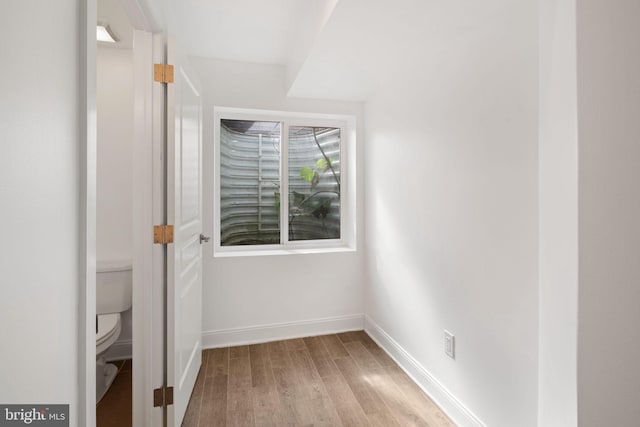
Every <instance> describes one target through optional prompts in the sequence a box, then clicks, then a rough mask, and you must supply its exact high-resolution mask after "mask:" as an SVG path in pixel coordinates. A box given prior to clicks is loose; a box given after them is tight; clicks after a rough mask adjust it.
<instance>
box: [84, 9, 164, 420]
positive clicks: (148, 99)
mask: <svg viewBox="0 0 640 427" xmlns="http://www.w3.org/2000/svg"><path fill="white" fill-rule="evenodd" d="M78 4H79V17H80V19H79V31H80V34H81V37H80V39H79V43H78V44H79V46H78V51H79V66H80V70H79V75H80V78H81V80H80V87H79V90H80V97H79V99H80V104H81V105H80V127H79V133H80V135H81V137H82V139H83V140H84V141H83V142H82V143H81V144H80V146H79V147H78V152H79V164H80V170H81V179H80V181H81V182H80V193H79V210H80V219H81V220H80V224H79V228H80V253H79V260H78V261H79V262H78V267H79V271H78V273H79V277H80V284H81V285H80V288H79V290H78V306H79V307H78V311H79V313H78V314H79V316H78V320H79V325H78V371H79V372H78V375H79V376H78V380H79V381H78V385H79V387H78V408H77V412H76V413H77V420H78V424H79V425H85V426H88V427H91V426H95V424H96V403H95V402H96V344H95V343H96V341H95V333H96V332H95V328H96V326H95V325H96V317H95V316H96V196H97V189H96V171H97V107H96V68H97V67H96V60H97V58H96V55H97V43H96V41H95V37H96V33H95V31H96V30H95V26H96V22H97V17H98V16H97V0H86V1H82V2H78ZM121 4H122V6H123V8H124V9H125V11H126V13H127V15H128V16H129V19H130V20H131V24H132V26H133V28H134V32H135V36H136V43H135V44H134V49H133V65H134V148H133V152H132V156H133V163H134V165H136V167H135V168H134V169H133V182H134V184H133V188H134V191H135V194H140V195H142V196H143V197H140V199H139V200H137V199H136V198H134V206H133V212H132V215H133V224H134V227H133V240H134V247H133V259H132V262H133V265H134V270H133V278H134V283H139V285H138V286H136V287H134V289H133V325H132V332H133V348H132V351H133V354H132V356H133V358H134V360H135V364H136V368H135V369H134V370H133V384H132V386H133V396H132V397H133V402H132V403H133V425H134V426H135V427H139V426H140V427H142V426H145V427H147V426H148V427H152V426H157V425H162V411H161V409H160V408H154V407H153V391H152V390H153V389H154V388H157V387H159V386H160V385H161V384H159V385H158V384H155V383H154V378H157V372H158V371H160V372H162V369H163V366H162V363H163V361H162V358H161V357H160V358H158V357H157V356H156V357H155V358H154V357H153V354H156V355H157V354H158V353H155V349H156V347H158V346H162V345H163V343H162V341H160V343H158V342H157V341H158V340H157V338H156V337H155V336H154V335H153V321H154V316H157V315H158V312H159V310H163V306H159V307H158V305H157V304H158V303H157V298H156V294H157V291H156V289H154V288H158V287H159V289H160V291H161V290H162V286H163V282H162V280H160V282H158V281H157V280H156V279H157V277H158V274H160V277H162V274H163V267H162V262H161V261H162V259H160V260H159V259H158V256H157V250H154V248H153V243H152V242H153V224H154V219H155V216H156V215H157V208H156V206H157V205H158V202H157V200H155V199H156V197H155V196H154V195H155V194H156V192H157V191H159V190H158V187H159V186H161V185H162V182H158V181H156V180H155V179H154V178H155V175H154V173H155V172H154V171H155V170H156V168H157V163H158V161H157V160H158V159H161V158H162V156H163V154H162V152H161V151H159V150H158V147H160V148H161V149H162V147H164V144H163V142H162V138H163V137H164V133H163V130H162V129H163V124H162V122H161V121H158V120H159V119H160V120H164V113H163V109H164V107H163V104H162V100H161V99H158V95H157V93H156V92H157V89H156V88H154V87H153V78H152V76H153V62H154V61H157V55H154V53H155V52H157V51H158V49H164V46H162V47H158V46H156V44H157V43H158V42H162V40H163V38H162V37H158V36H157V35H154V33H159V32H161V31H162V27H161V26H160V25H158V23H157V22H156V21H154V20H153V18H152V17H153V16H154V14H153V10H149V8H148V6H147V8H144V7H142V6H141V4H140V3H139V0H121ZM162 43H163V42H162ZM154 91H155V92H154ZM159 261H160V262H159ZM160 313H162V312H161V311H160ZM160 315H161V316H162V314H160ZM158 365H159V366H158ZM158 420H159V422H158Z"/></svg>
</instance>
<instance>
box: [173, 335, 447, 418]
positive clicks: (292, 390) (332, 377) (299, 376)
mask: <svg viewBox="0 0 640 427" xmlns="http://www.w3.org/2000/svg"><path fill="white" fill-rule="evenodd" d="M182 426H183V427H204V426H207V427H208V426H278V427H279V426H345V427H347V426H382V427H388V426H402V427H404V426H430V427H441V426H442V427H445V426H446V427H452V426H454V424H453V422H452V421H451V420H450V419H449V418H448V417H447V416H446V415H445V414H444V413H443V412H442V411H441V410H440V408H438V407H437V406H436V405H435V404H434V403H433V402H432V401H431V400H430V399H429V398H428V397H427V396H426V395H425V394H424V393H423V392H422V390H420V388H419V387H418V386H417V385H416V384H415V383H414V382H413V381H412V380H411V379H410V378H409V377H408V376H407V375H406V374H405V373H404V372H403V371H402V369H400V368H399V367H398V365H396V363H395V362H394V361H393V360H392V359H391V358H390V357H389V356H388V355H387V354H386V353H385V352H384V350H382V349H381V348H380V347H378V345H377V344H376V343H375V342H374V341H373V340H372V339H371V338H370V337H369V336H368V335H367V334H366V333H365V332H364V331H357V332H346V333H342V334H334V335H324V336H319V337H310V338H304V339H293V340H286V341H275V342H270V343H265V344H256V345H249V346H239V347H229V348H218V349H213V350H205V351H203V357H202V367H201V368H200V373H199V375H198V379H197V382H196V386H195V388H194V391H193V394H192V396H191V400H190V402H189V406H188V408H187V412H186V415H185V418H184V421H183V423H182Z"/></svg>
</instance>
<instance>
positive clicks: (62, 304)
mask: <svg viewBox="0 0 640 427" xmlns="http://www.w3.org/2000/svg"><path fill="white" fill-rule="evenodd" d="M80 5H81V2H79V1H76V0H60V1H56V2H41V1H31V0H22V1H11V2H8V3H7V2H5V3H4V4H3V11H2V13H1V14H0V51H1V52H2V55H3V60H2V67H1V68H0V92H1V93H2V96H1V97H0V115H1V116H2V120H0V135H1V139H2V155H1V156H0V206H2V208H1V209H0V220H1V221H2V224H4V231H3V233H2V242H3V243H2V247H1V248H0V271H1V272H2V279H0V288H1V289H2V298H0V313H2V314H1V316H0V317H1V318H2V323H3V327H2V328H0V342H2V348H1V350H0V359H1V360H2V363H1V364H0V378H2V386H1V387H0V402H2V403H27V404H28V403H35V404H38V403H40V404H41V403H61V404H70V405H71V425H72V426H75V425H78V424H84V422H78V415H77V414H78V411H79V406H78V405H79V404H81V402H82V400H83V399H84V398H83V397H82V396H80V395H79V392H80V391H81V390H83V385H81V383H83V382H84V379H83V377H82V376H81V373H80V372H81V369H82V367H81V360H80V359H79V357H78V355H79V354H80V353H81V352H84V348H82V349H80V348H79V346H80V343H81V342H82V340H81V338H80V337H79V334H80V333H82V332H81V329H79V324H80V320H79V319H80V316H79V315H80V312H79V308H78V307H79V305H80V301H79V299H80V296H81V295H82V294H83V292H81V286H84V282H83V281H81V278H80V271H81V267H82V266H81V265H80V258H81V256H84V255H83V254H81V253H80V250H81V238H82V237H83V236H82V235H81V234H80V226H81V222H82V221H81V219H82V218H81V215H80V210H81V206H80V185H81V175H80V166H81V164H82V161H81V159H80V156H79V153H80V152H81V141H83V138H82V137H81V131H80V129H81V121H80V120H81V119H80V118H81V117H85V118H86V112H85V111H81V108H80V105H81V92H80V83H79V82H81V81H82V79H81V74H80V66H81V64H80V62H79V61H80V54H79V53H80V49H79V40H81V39H82V38H83V33H82V29H81V26H80V16H81V14H80V13H79V11H80V10H81V9H82V8H81V6H80ZM94 7H95V6H94ZM52 34H55V36H52ZM82 144H84V142H82Z"/></svg>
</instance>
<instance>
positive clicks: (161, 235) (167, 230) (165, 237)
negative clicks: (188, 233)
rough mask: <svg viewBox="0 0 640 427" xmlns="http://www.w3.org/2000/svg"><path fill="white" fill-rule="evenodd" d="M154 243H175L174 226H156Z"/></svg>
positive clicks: (154, 228) (154, 227)
mask: <svg viewBox="0 0 640 427" xmlns="http://www.w3.org/2000/svg"><path fill="white" fill-rule="evenodd" d="M153 243H156V244H159V245H166V244H167V243H173V225H154V226H153Z"/></svg>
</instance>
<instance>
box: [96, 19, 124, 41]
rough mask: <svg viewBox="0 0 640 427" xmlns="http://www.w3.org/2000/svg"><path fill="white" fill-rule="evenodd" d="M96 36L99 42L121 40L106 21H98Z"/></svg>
mask: <svg viewBox="0 0 640 427" xmlns="http://www.w3.org/2000/svg"><path fill="white" fill-rule="evenodd" d="M96 38H97V39H98V41H99V42H107V43H116V42H118V41H120V39H119V38H118V36H116V34H115V33H114V32H113V30H112V29H111V27H109V24H106V23H98V26H97V33H96Z"/></svg>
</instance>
